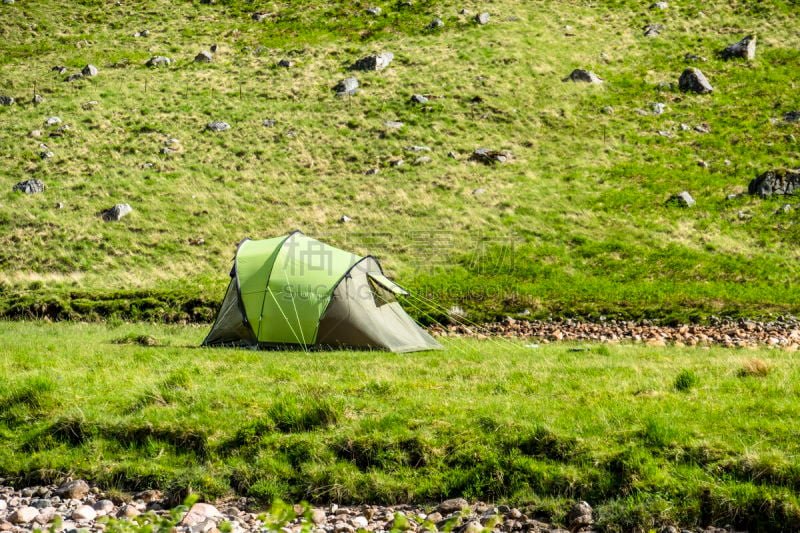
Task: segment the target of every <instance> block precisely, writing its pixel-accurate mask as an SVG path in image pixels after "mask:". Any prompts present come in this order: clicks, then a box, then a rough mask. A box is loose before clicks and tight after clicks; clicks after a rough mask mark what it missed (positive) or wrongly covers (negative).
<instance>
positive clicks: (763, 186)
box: [747, 169, 800, 196]
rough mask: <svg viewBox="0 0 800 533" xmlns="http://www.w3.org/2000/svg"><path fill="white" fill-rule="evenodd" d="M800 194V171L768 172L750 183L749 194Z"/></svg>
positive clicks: (782, 170)
mask: <svg viewBox="0 0 800 533" xmlns="http://www.w3.org/2000/svg"><path fill="white" fill-rule="evenodd" d="M795 191H798V192H800V170H786V169H780V170H768V171H767V172H764V173H763V174H761V175H760V176H758V177H757V178H755V179H753V180H752V181H751V182H750V185H749V186H748V187H747V192H748V193H749V194H753V195H755V194H757V195H759V196H771V195H773V194H780V195H788V194H795Z"/></svg>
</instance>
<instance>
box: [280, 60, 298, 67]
mask: <svg viewBox="0 0 800 533" xmlns="http://www.w3.org/2000/svg"><path fill="white" fill-rule="evenodd" d="M278 66H279V67H283V68H291V67H293V66H294V61H289V60H288V59H281V60H280V61H278Z"/></svg>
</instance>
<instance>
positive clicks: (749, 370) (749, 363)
mask: <svg viewBox="0 0 800 533" xmlns="http://www.w3.org/2000/svg"><path fill="white" fill-rule="evenodd" d="M769 371H770V368H769V365H767V363H765V362H764V361H762V360H761V359H759V358H758V357H753V358H752V359H748V360H746V361H744V362H743V363H742V367H741V368H740V369H739V372H738V374H737V375H738V376H739V377H741V378H746V377H754V378H765V377H767V375H769Z"/></svg>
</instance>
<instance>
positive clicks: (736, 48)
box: [719, 35, 756, 60]
mask: <svg viewBox="0 0 800 533" xmlns="http://www.w3.org/2000/svg"><path fill="white" fill-rule="evenodd" d="M719 55H720V56H721V57H722V59H732V58H734V57H740V58H742V59H747V60H752V59H755V57H756V36H755V35H748V36H747V37H745V38H744V39H742V40H741V41H739V42H738V43H733V44H729V45H728V46H726V47H725V49H724V50H722V51H721V52H720V53H719Z"/></svg>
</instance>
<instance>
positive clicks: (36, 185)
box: [11, 178, 44, 194]
mask: <svg viewBox="0 0 800 533" xmlns="http://www.w3.org/2000/svg"><path fill="white" fill-rule="evenodd" d="M11 190H12V191H20V192H22V193H25V194H36V193H37V192H42V191H44V183H42V181H41V180H37V179H36V178H31V179H27V180H25V181H20V182H19V183H17V184H16V185H14V187H12V189H11Z"/></svg>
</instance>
